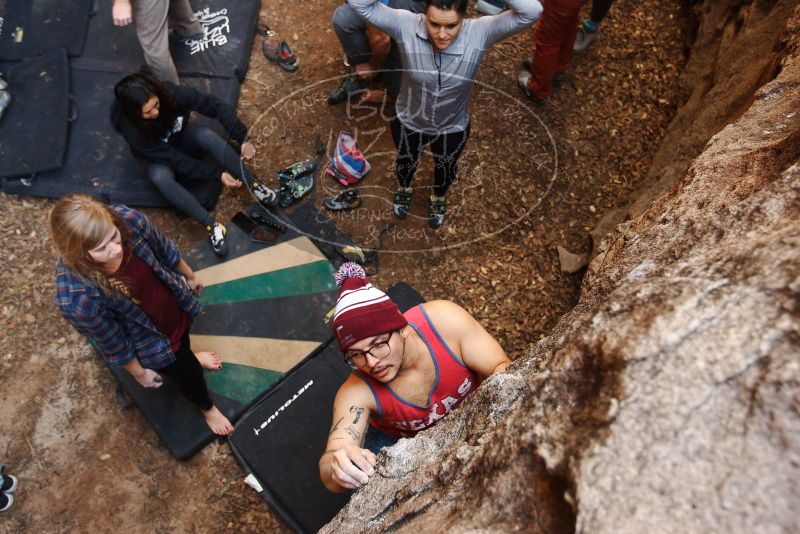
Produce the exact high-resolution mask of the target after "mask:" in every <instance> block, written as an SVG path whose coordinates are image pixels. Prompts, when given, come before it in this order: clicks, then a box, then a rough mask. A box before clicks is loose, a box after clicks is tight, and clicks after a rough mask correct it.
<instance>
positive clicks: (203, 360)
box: [194, 352, 222, 371]
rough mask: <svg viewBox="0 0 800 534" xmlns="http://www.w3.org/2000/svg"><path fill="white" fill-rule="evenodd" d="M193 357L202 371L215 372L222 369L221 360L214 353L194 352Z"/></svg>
mask: <svg viewBox="0 0 800 534" xmlns="http://www.w3.org/2000/svg"><path fill="white" fill-rule="evenodd" d="M194 355H195V357H196V358H197V361H198V362H200V365H201V366H202V367H203V369H208V370H209V371H217V370H219V369H222V358H220V357H219V354H217V353H216V352H195V353H194Z"/></svg>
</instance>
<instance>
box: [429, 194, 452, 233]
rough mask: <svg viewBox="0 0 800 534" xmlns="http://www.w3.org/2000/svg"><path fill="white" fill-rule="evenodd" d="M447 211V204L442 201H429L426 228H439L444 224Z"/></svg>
mask: <svg viewBox="0 0 800 534" xmlns="http://www.w3.org/2000/svg"><path fill="white" fill-rule="evenodd" d="M446 210H447V202H445V200H444V199H431V203H430V204H428V226H430V227H431V228H439V227H440V226H441V225H442V224H443V223H444V214H445V211H446Z"/></svg>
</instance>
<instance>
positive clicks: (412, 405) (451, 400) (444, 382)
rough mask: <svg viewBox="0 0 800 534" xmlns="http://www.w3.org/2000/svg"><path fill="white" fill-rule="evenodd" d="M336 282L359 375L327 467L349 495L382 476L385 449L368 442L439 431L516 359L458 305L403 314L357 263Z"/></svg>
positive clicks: (341, 338)
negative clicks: (378, 472) (379, 464)
mask: <svg viewBox="0 0 800 534" xmlns="http://www.w3.org/2000/svg"><path fill="white" fill-rule="evenodd" d="M336 283H337V284H339V286H340V293H339V300H338V301H337V303H336V313H335V315H334V319H333V330H334V333H335V334H336V339H337V341H338V342H339V347H340V348H341V349H342V352H344V354H345V361H346V362H347V364H348V365H350V367H351V368H352V369H353V373H352V374H351V375H350V376H349V377H348V378H347V380H345V382H344V383H343V384H342V385H341V387H340V388H339V391H338V393H337V394H336V400H335V401H334V405H333V425H332V427H331V432H330V435H329V436H328V444H327V446H326V447H325V453H324V454H323V455H322V458H320V461H319V469H320V478H321V479H322V482H323V484H325V487H326V488H328V489H329V490H330V491H335V492H341V491H344V490H346V489H355V488H359V487H361V486H362V485H364V484H366V483H367V482H368V481H369V477H370V476H371V475H372V474H373V473H374V466H375V461H376V456H375V453H376V452H377V449H379V447H370V446H369V445H368V444H367V445H366V448H364V447H365V439H367V441H371V440H372V441H375V442H376V443H380V444H383V445H386V444H389V443H392V442H393V441H395V440H396V439H397V438H401V437H412V436H414V435H416V434H417V432H419V431H421V430H424V429H426V428H429V427H431V426H433V425H435V424H436V423H437V422H438V421H439V420H440V419H441V418H443V417H444V416H446V415H447V414H448V413H450V412H451V411H452V410H454V409H455V408H456V407H457V406H458V405H459V404H461V402H462V401H463V400H464V399H465V398H466V397H467V396H468V395H470V394H471V393H472V392H474V391H475V389H476V388H477V387H478V385H479V384H480V381H481V380H482V379H483V378H485V377H487V376H489V375H491V374H494V373H497V372H501V371H504V370H505V368H506V366H508V364H509V363H511V360H509V359H508V356H506V354H505V352H504V351H503V349H502V348H501V347H500V345H499V344H498V343H497V341H495V340H494V338H492V336H491V335H489V333H488V332H486V330H484V329H483V327H482V326H481V325H480V323H478V322H477V321H476V320H475V319H474V318H473V317H472V316H471V315H470V314H469V313H468V312H467V311H466V310H464V309H463V308H461V307H460V306H458V305H457V304H454V303H452V302H448V301H444V300H436V301H431V302H427V303H425V304H421V305H419V306H417V307H415V308H412V309H410V310H409V311H407V312H406V313H405V314H401V313H400V310H399V309H398V308H397V305H396V304H395V303H394V302H392V300H391V299H390V298H389V297H388V296H386V294H385V293H383V292H382V291H380V290H379V289H377V288H375V287H373V286H372V284H370V283H369V282H368V281H367V279H366V275H365V274H364V270H363V269H361V267H359V266H358V265H357V264H355V263H346V264H344V265H342V267H341V268H340V269H339V272H338V273H337V274H336ZM368 423H369V425H370V426H371V429H370V430H367V424H368ZM368 434H369V436H368ZM375 438H377V439H375ZM370 449H372V450H370Z"/></svg>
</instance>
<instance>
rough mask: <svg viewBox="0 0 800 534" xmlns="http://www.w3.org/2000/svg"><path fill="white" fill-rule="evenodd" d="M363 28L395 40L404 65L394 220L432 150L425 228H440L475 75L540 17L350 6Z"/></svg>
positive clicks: (526, 11) (395, 129) (434, 1)
mask: <svg viewBox="0 0 800 534" xmlns="http://www.w3.org/2000/svg"><path fill="white" fill-rule="evenodd" d="M347 3H348V4H349V5H350V7H351V8H352V9H353V10H354V11H355V12H356V13H358V15H359V16H361V17H362V18H363V19H364V20H366V21H367V22H369V23H370V24H372V25H374V26H375V27H377V28H378V29H380V30H382V31H383V32H385V33H387V34H388V35H389V36H390V37H392V38H393V39H394V40H395V41H396V42H397V45H398V48H399V50H400V56H401V59H402V62H403V76H402V82H401V85H400V95H399V96H398V99H397V104H396V107H397V117H396V119H395V120H394V121H393V122H392V135H393V138H394V141H395V144H396V145H397V148H398V153H397V158H396V162H395V170H396V173H397V179H398V182H399V185H400V187H399V189H398V191H397V193H396V194H395V197H394V205H393V208H394V213H395V216H397V217H398V218H399V219H405V218H406V216H407V215H408V212H409V209H410V206H411V192H412V189H411V183H412V181H413V177H414V171H416V168H417V166H418V164H419V157H420V154H421V153H422V150H423V149H424V148H425V146H428V145H430V148H431V152H432V153H433V157H434V164H435V165H434V188H433V195H432V196H431V202H430V204H429V206H428V223H429V224H430V226H431V227H433V228H438V227H439V226H441V225H442V223H443V222H444V215H445V208H446V202H445V195H446V192H447V189H448V187H449V186H450V184H451V183H452V182H453V180H454V179H455V172H456V167H457V162H458V157H459V156H460V155H461V152H462V151H463V149H464V145H465V144H466V141H467V139H468V138H469V101H470V96H471V94H472V87H473V83H474V81H475V77H476V76H477V73H478V67H479V66H480V63H481V61H482V59H483V56H484V55H485V54H486V51H487V50H488V49H489V48H490V47H491V46H492V45H493V44H494V43H496V42H498V41H501V40H503V39H505V38H506V37H510V36H511V35H514V34H515V33H518V32H520V31H522V30H524V29H525V28H527V27H529V26H531V25H532V24H533V23H534V22H535V21H536V19H538V18H539V15H540V14H541V13H542V5H541V4H540V3H539V2H538V1H537V0H508V4H509V7H510V8H511V10H510V11H506V12H504V13H502V14H500V15H494V16H485V17H480V18H477V19H468V18H465V15H466V9H467V0H427V6H426V11H425V13H422V14H415V13H411V12H409V11H402V10H397V9H392V8H390V7H388V6H385V5H382V4H380V3H378V0H347Z"/></svg>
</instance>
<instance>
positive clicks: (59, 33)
mask: <svg viewBox="0 0 800 534" xmlns="http://www.w3.org/2000/svg"><path fill="white" fill-rule="evenodd" d="M93 2H94V0H5V2H0V60H6V61H13V60H18V59H24V58H32V57H35V56H38V55H40V54H44V53H46V52H50V51H51V50H56V49H58V48H66V49H67V51H68V53H69V55H70V56H77V55H80V54H81V52H82V51H83V44H84V41H85V38H86V27H87V24H88V20H89V12H90V11H91V8H92V4H93ZM105 3H107V4H109V5H110V4H111V2H105Z"/></svg>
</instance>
